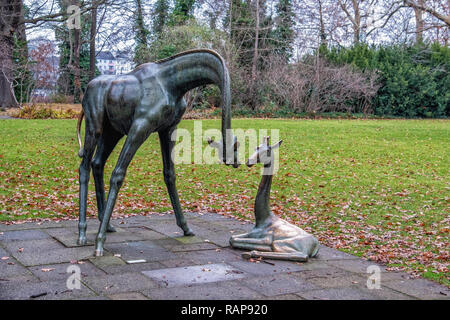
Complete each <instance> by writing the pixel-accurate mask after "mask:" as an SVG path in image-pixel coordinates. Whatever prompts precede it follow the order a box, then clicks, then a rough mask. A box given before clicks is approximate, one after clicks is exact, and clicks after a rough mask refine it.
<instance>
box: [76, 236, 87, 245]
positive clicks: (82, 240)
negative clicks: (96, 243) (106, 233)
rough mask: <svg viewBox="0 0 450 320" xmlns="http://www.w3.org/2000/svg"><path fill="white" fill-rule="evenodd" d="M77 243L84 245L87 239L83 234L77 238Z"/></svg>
mask: <svg viewBox="0 0 450 320" xmlns="http://www.w3.org/2000/svg"><path fill="white" fill-rule="evenodd" d="M77 244H78V245H80V246H85V245H86V244H87V239H86V237H85V236H81V237H79V238H78V241H77Z"/></svg>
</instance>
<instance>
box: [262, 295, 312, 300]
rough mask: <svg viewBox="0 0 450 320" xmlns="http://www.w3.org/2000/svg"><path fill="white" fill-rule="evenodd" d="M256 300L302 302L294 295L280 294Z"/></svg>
mask: <svg viewBox="0 0 450 320" xmlns="http://www.w3.org/2000/svg"><path fill="white" fill-rule="evenodd" d="M257 300H303V299H302V298H301V297H300V296H298V295H296V294H280V295H278V296H272V297H265V296H263V297H262V298H259V299H257Z"/></svg>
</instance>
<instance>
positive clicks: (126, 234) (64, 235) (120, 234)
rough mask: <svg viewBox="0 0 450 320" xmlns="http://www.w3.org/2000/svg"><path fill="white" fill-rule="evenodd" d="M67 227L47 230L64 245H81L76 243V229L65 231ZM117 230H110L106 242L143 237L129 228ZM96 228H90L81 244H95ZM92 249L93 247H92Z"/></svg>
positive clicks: (136, 239)
mask: <svg viewBox="0 0 450 320" xmlns="http://www.w3.org/2000/svg"><path fill="white" fill-rule="evenodd" d="M66 230H67V229H64V230H57V231H49V233H52V236H53V237H54V238H55V239H56V240H58V241H59V242H61V243H62V244H63V245H64V246H66V247H68V248H73V247H81V245H79V244H78V243H77V241H78V230H77V231H76V232H66ZM116 230H117V232H111V233H108V234H107V235H106V242H107V243H119V242H129V241H141V240H144V237H143V235H142V234H140V233H137V232H135V233H133V232H130V231H129V229H125V228H123V229H122V228H116ZM97 232H98V230H91V231H88V232H87V233H86V238H87V244H86V245H83V246H93V245H94V244H95V239H96V237H97ZM92 250H93V249H92Z"/></svg>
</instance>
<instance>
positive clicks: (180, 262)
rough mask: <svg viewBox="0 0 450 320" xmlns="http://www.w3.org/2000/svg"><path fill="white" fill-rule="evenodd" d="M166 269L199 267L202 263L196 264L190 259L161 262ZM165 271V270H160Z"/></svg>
mask: <svg viewBox="0 0 450 320" xmlns="http://www.w3.org/2000/svg"><path fill="white" fill-rule="evenodd" d="M159 263H161V264H162V265H163V266H164V267H166V268H177V267H189V266H194V265H199V264H201V263H195V262H194V261H193V260H191V259H189V258H187V257H186V258H175V259H169V260H161V261H159ZM160 269H163V268H160Z"/></svg>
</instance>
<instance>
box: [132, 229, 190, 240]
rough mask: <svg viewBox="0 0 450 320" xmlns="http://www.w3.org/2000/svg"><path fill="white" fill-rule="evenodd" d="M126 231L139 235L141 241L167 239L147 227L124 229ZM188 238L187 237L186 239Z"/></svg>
mask: <svg viewBox="0 0 450 320" xmlns="http://www.w3.org/2000/svg"><path fill="white" fill-rule="evenodd" d="M124 229H125V230H127V231H130V232H131V233H133V234H137V235H139V236H140V237H141V238H142V240H158V239H165V238H167V236H166V235H164V234H162V233H159V232H156V231H153V230H150V229H149V228H147V227H130V228H124ZM186 238H189V237H186Z"/></svg>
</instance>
